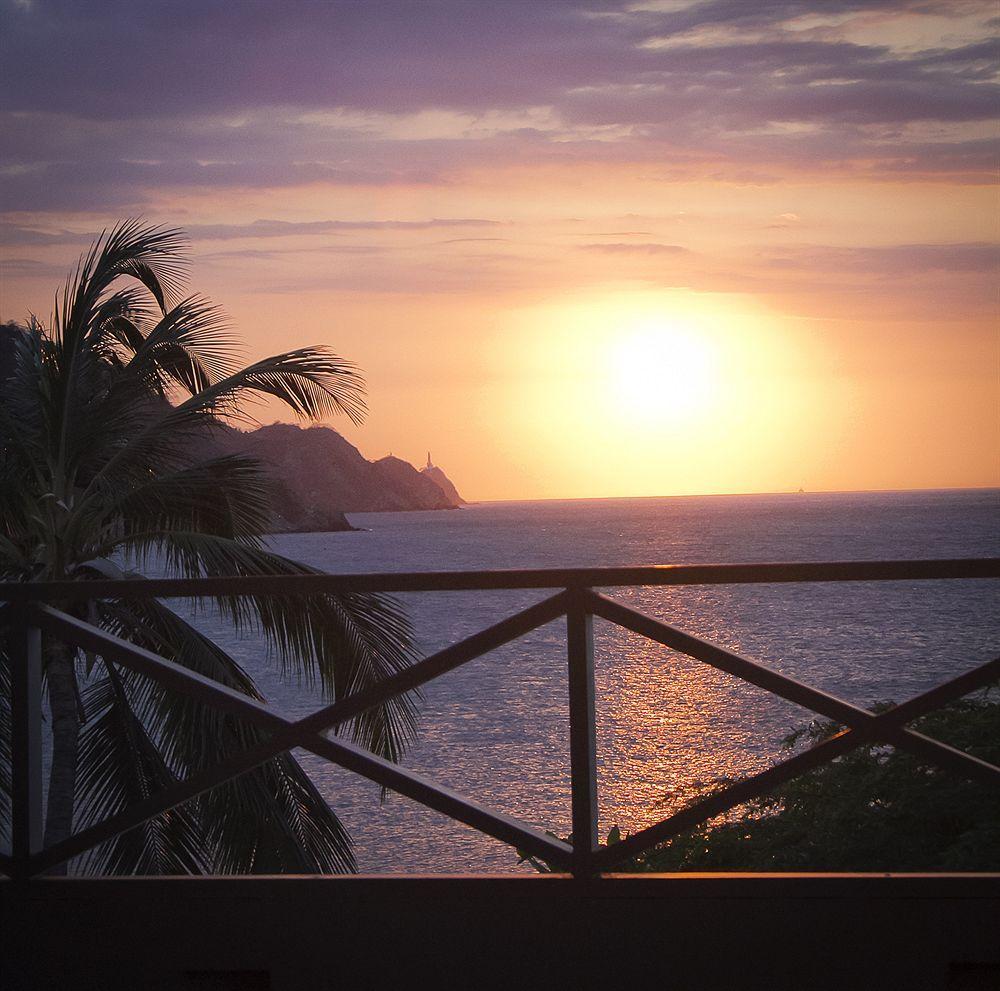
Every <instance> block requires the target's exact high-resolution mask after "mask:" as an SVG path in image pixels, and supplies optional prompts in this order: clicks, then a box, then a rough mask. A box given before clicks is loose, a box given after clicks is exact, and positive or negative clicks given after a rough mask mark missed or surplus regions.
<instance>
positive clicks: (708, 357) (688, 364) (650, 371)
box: [608, 317, 719, 423]
mask: <svg viewBox="0 0 1000 991" xmlns="http://www.w3.org/2000/svg"><path fill="white" fill-rule="evenodd" d="M609 349H610V352H609V355H608V378H609V387H610V392H611V401H612V403H613V405H614V406H615V408H616V409H617V410H618V411H619V412H620V414H623V415H625V416H627V417H629V418H634V419H637V420H643V421H645V422H647V423H650V422H662V421H666V420H673V421H678V420H682V421H689V420H691V419H694V418H695V417H696V416H697V415H698V414H699V413H703V412H705V411H706V410H707V409H709V408H710V407H711V406H712V404H713V402H714V400H715V399H716V397H717V395H718V390H719V381H718V379H719V376H718V360H717V355H716V353H715V347H714V345H713V342H712V341H711V340H710V339H709V338H708V337H707V336H706V335H704V334H703V333H699V331H698V329H697V328H696V327H694V326H692V325H690V324H688V323H686V322H684V321H682V320H678V319H672V318H670V317H662V318H661V317H651V318H647V319H644V320H642V321H641V322H637V323H635V324H632V325H630V326H627V327H624V328H622V330H621V331H620V333H619V334H615V335H614V337H613V338H612V339H611V340H610V341H609Z"/></svg>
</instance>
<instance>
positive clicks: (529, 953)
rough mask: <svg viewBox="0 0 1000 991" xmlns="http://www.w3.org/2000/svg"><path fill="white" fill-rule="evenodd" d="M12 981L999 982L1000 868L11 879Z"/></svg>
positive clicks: (5, 927) (932, 985) (799, 985)
mask: <svg viewBox="0 0 1000 991" xmlns="http://www.w3.org/2000/svg"><path fill="white" fill-rule="evenodd" d="M0 934H2V936H0V938H2V944H3V945H2V961H3V971H2V972H0V986H2V987H3V988H4V989H12V991H13V989H22V988H31V989H32V991H43V989H48V988H58V989H70V991H76V989H81V991H82V989H101V991H106V989H116V988H122V989H129V991H133V989H143V991H145V989H153V991H155V989H168V988H169V989H180V988H185V989H190V988H201V989H227V991H228V989H234V988H241V989H248V991H251V989H252V991H257V989H271V991H287V989H299V988H305V989H314V988H315V989H325V988H330V989H334V988H336V989H344V988H383V987H384V988H407V987H410V986H414V985H416V984H417V982H418V981H420V982H421V983H423V980H424V979H428V980H429V981H430V983H431V984H432V986H437V987H441V988H478V987H509V988H513V989H514V991H520V989H519V988H518V985H519V984H520V985H525V988H524V991H528V988H532V989H533V988H537V987H542V988H563V987H576V988H607V989H609V991H611V989H617V988H621V987H636V988H639V987H652V986H655V987H657V988H659V989H663V991H669V989H687V988H692V989H704V988H716V987H718V988H731V989H739V991H745V989H754V988H767V989H769V991H773V989H780V988H795V989H797V991H798V989H802V991H815V989H823V988H838V989H841V991H842V989H844V987H845V985H846V986H847V987H848V988H849V989H850V988H851V985H855V986H856V987H857V988H858V989H861V988H864V989H893V988H900V989H904V988H905V989H907V991H919V989H924V988H926V989H934V991H939V989H948V988H954V989H977V988H996V987H1000V938H998V934H1000V876H997V875H993V876H961V877H946V876H808V877H806V876H796V877H791V876H787V875H786V876H781V875H770V876H764V875H744V876H739V875H708V876H704V875H703V876H693V875H684V876H676V875H674V876H649V875H647V876H627V877H605V878H601V879H599V880H596V881H573V880H572V879H569V878H560V877H543V876H537V877H535V876H526V877H503V878H454V877H452V878H448V877H432V878H421V877H405V878H395V877H378V878H372V877H344V878H313V877H309V878H296V877H282V878H211V879H202V878H169V879H152V878H120V879H102V880H84V879H56V878H51V879H40V880H37V881H32V882H28V883H27V884H24V885H15V884H14V883H13V882H7V881H4V882H0Z"/></svg>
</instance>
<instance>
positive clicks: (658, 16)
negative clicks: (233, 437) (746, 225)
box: [0, 0, 1000, 212]
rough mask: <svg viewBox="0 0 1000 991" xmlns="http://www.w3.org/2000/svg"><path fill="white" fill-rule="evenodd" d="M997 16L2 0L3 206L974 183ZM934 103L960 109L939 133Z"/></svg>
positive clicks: (847, 4) (439, 2) (963, 10)
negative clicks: (334, 194)
mask: <svg viewBox="0 0 1000 991" xmlns="http://www.w3.org/2000/svg"><path fill="white" fill-rule="evenodd" d="M994 15H995V9H994V4H993V3H992V2H990V0H982V2H973V0H967V2H957V0H897V2H892V3H889V2H882V0H767V2H760V3H748V2H746V0H704V2H701V3H691V4H686V5H685V4H672V5H667V6H665V7H664V6H663V5H662V4H653V3H650V4H646V5H642V4H638V5H637V4H633V3H631V2H626V0H620V2H584V0H581V2H578V3H568V2H562V0H536V2H533V3H532V4H518V5H514V6H512V5H508V4H474V5H473V4H469V3H468V2H467V0H427V2H423V3H420V4H413V3H412V2H405V0H395V2H389V0H386V2H380V3H379V4H377V5H375V4H359V3H338V2H330V3H321V4H317V3H311V2H306V0H299V2H294V0H289V2H288V3H286V4H284V5H283V7H282V11H281V16H280V17H278V16H275V15H274V13H273V11H272V10H271V9H270V8H268V7H267V6H265V5H256V4H240V3H237V4H205V3H202V2H200V0H199V2H196V0H171V2H169V3H168V2H149V3H143V4H135V3H127V2H119V0H104V2H95V3H94V4H87V5H81V4H79V3H77V2H70V0H44V2H43V0H39V2H37V3H36V4H34V5H33V7H32V8H31V9H20V8H17V7H14V6H7V7H5V8H4V10H3V14H2V15H0V17H2V20H3V23H2V24H0V30H2V31H3V32H4V36H5V40H6V41H7V44H6V47H5V65H4V70H5V94H4V106H5V108H6V113H5V114H4V115H3V117H2V119H0V128H2V129H3V131H4V134H5V141H4V150H3V161H2V165H0V210H6V211H46V210H48V211H60V210H95V209H97V210H108V211H111V210H114V211H116V212H122V211H123V210H126V209H143V208H146V207H147V206H148V205H149V204H150V203H151V202H153V199H154V197H153V191H154V190H191V189H195V190H213V189H264V188H275V189H283V188H293V187H296V186H303V185H308V184H320V185H330V186H357V187H389V186H447V185H448V184H449V183H452V182H454V181H456V177H460V176H461V175H462V174H463V173H466V172H469V171H474V170H477V169H480V170H481V169H484V168H486V169H489V168H502V167H504V166H520V165H523V164H524V163H526V162H528V163H531V164H538V165H544V164H546V163H552V164H558V165H567V164H572V163H574V162H578V163H649V164H652V163H655V164H656V165H657V166H658V167H660V168H661V169H662V172H663V175H664V176H665V178H666V179H667V180H673V179H689V178H699V177H700V178H707V179H713V178H716V179H718V178H722V179H724V180H731V179H738V178H739V176H740V175H743V176H746V177H754V176H756V177H772V178H773V177H775V176H779V177H780V176H782V175H786V174H789V173H796V172H801V171H813V172H819V173H833V174H838V175H842V174H844V173H855V174H864V175H867V176H874V177H883V178H899V177H912V178H934V177H941V178H957V179H959V180H960V181H971V182H985V181H990V177H991V175H992V173H993V171H994V169H995V156H996V154H997V148H998V145H997V141H996V134H995V131H994V130H993V129H992V128H991V127H990V121H991V120H992V119H993V117H994V116H995V112H996V107H997V104H998V94H1000V88H998V86H997V83H996V80H995V76H994V70H995V65H996V61H997V56H998V48H997V44H996V42H995V40H993V38H992V30H993V29H992V28H991V27H990V22H991V19H992V18H993V17H994ZM942 24H945V25H954V29H953V30H951V35H949V33H948V31H946V30H944V29H943V28H942V27H941V25H942ZM123 81H127V82H123ZM943 125H948V126H951V127H957V126H958V125H963V126H965V127H966V132H965V133H963V134H962V135H961V136H954V137H951V138H948V137H945V138H944V139H942V138H941V137H940V135H939V134H934V137H933V138H929V137H928V135H930V134H932V133H933V132H934V130H935V129H938V130H940V127H941V126H943Z"/></svg>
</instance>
